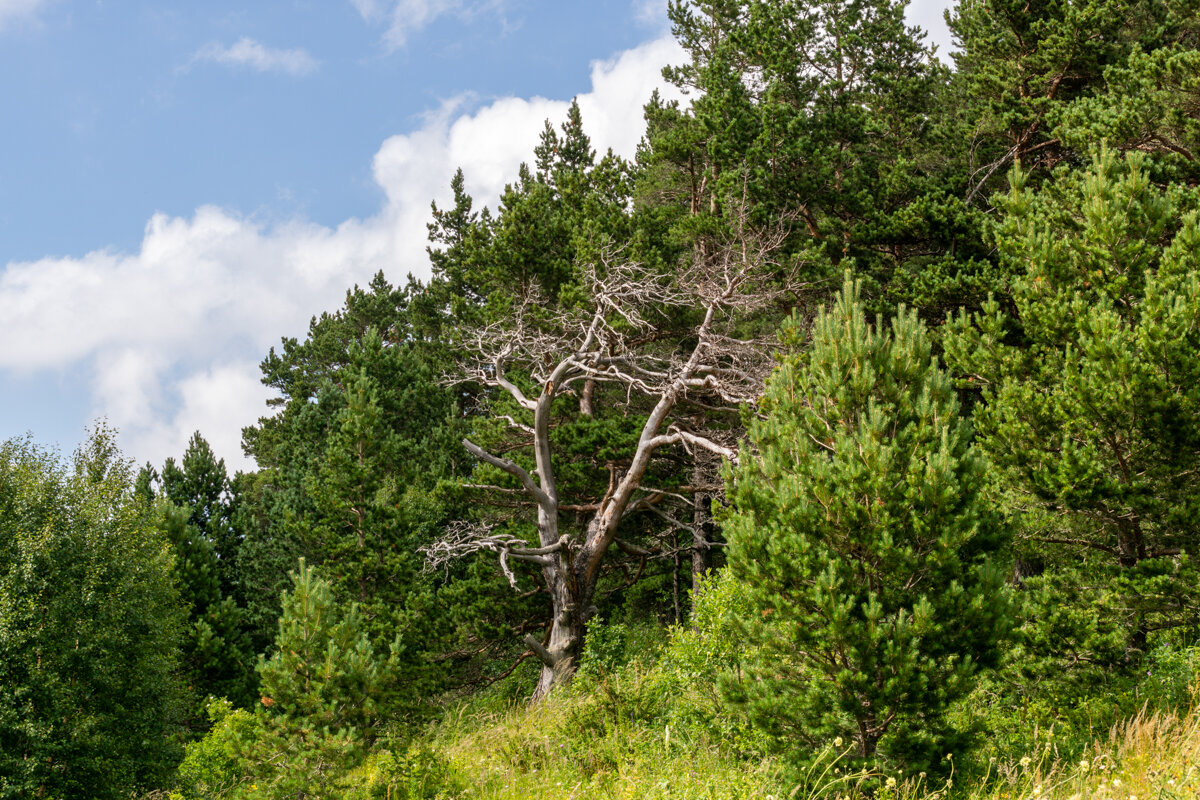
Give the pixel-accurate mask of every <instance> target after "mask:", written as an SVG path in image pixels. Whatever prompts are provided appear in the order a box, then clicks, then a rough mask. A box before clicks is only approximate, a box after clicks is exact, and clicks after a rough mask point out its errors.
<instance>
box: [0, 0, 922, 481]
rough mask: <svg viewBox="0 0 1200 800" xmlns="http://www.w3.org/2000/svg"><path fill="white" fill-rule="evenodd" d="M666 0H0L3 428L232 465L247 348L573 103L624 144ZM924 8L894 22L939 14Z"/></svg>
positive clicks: (251, 375) (475, 183)
mask: <svg viewBox="0 0 1200 800" xmlns="http://www.w3.org/2000/svg"><path fill="white" fill-rule="evenodd" d="M664 7H665V2H661V1H660V0H593V1H592V2H587V3H581V2H562V0H559V2H543V1H542V0H480V1H479V2H473V1H472V0H290V1H286V0H259V2H256V3H254V4H245V3H243V4H236V3H228V2H217V1H210V2H205V3H188V4H182V3H167V2H159V1H158V0H143V1H141V2H139V1H138V0H132V1H131V0H126V1H125V2H108V1H106V0H0V103H3V108H4V111H5V113H4V118H5V123H4V125H2V126H0V154H2V155H0V439H4V438H8V437H10V436H14V435H20V434H23V433H25V432H30V433H32V435H33V436H34V438H35V440H37V441H38V442H41V443H44V444H48V445H53V444H57V445H59V446H61V447H62V448H63V449H66V450H69V449H71V448H73V447H74V446H75V445H76V443H77V442H78V441H79V439H80V437H81V435H82V431H83V430H84V428H85V426H87V425H88V424H89V422H90V421H91V420H93V419H96V418H98V417H101V416H103V417H106V418H107V419H108V420H109V421H110V422H111V423H112V424H114V425H116V426H117V427H118V428H119V429H120V430H121V432H122V446H123V447H124V449H125V451H126V453H127V454H129V455H130V456H131V457H134V458H136V459H138V460H139V461H142V460H147V459H149V460H152V461H154V462H156V463H160V462H161V461H162V459H163V458H165V457H166V456H167V455H172V454H178V453H180V452H181V451H182V448H183V446H184V444H185V443H186V440H187V438H188V436H189V435H190V434H191V432H192V431H193V430H195V429H200V430H201V431H202V432H203V433H204V434H205V436H206V437H207V438H209V440H210V441H211V442H212V443H213V445H214V447H215V448H216V449H217V451H218V452H219V453H220V454H221V455H223V456H224V457H225V458H226V459H227V461H228V462H229V463H230V464H231V465H232V466H239V467H246V466H250V465H249V464H248V462H246V461H245V460H244V459H243V458H242V456H241V453H240V448H239V447H238V440H239V432H240V429H241V427H242V426H243V425H246V424H249V423H250V422H252V421H253V420H254V419H256V418H257V417H258V416H259V415H260V414H261V413H263V411H264V410H265V409H264V406H263V405H262V404H263V401H264V400H265V399H266V397H267V394H266V391H265V389H263V387H261V386H260V385H258V383H257V379H258V372H257V363H258V361H259V360H260V359H261V358H262V356H263V355H264V354H265V353H266V350H267V348H268V347H270V346H271V345H272V344H275V343H277V342H278V341H279V338H280V337H281V336H284V335H295V336H302V335H303V333H304V330H305V329H306V325H307V321H308V319H309V318H310V317H311V316H312V315H313V314H317V313H319V312H321V311H323V310H328V309H333V308H336V307H337V306H338V305H339V304H340V301H341V298H342V297H343V296H344V294H345V291H346V289H347V288H348V287H349V286H351V285H352V284H353V283H355V282H363V281H365V280H367V279H369V277H370V275H372V274H373V273H374V272H375V271H377V270H379V269H383V270H384V271H385V273H387V274H388V275H389V277H390V278H392V280H393V281H399V280H402V279H403V277H404V275H405V274H406V273H408V272H413V273H415V274H418V275H423V274H426V273H427V267H426V265H425V262H424V258H423V248H424V223H425V221H426V217H427V215H428V208H429V202H430V200H431V199H433V198H434V197H439V198H444V197H445V194H446V185H447V183H448V180H449V176H450V175H451V174H452V173H453V171H454V169H455V168H456V167H457V166H459V165H461V166H463V167H464V169H465V171H466V174H467V178H468V185H469V188H470V189H471V191H472V193H473V194H474V195H475V196H476V198H477V199H478V200H479V201H480V202H484V203H490V202H493V200H494V198H495V196H496V195H497V194H498V192H499V190H500V189H501V187H502V186H503V184H504V183H505V181H506V180H509V179H511V178H512V177H513V175H514V173H515V168H516V165H517V164H518V163H519V162H520V161H521V160H524V159H527V158H529V154H530V151H531V149H532V147H533V144H534V143H535V141H536V135H537V132H538V131H539V130H540V128H541V125H542V122H543V120H544V119H546V118H547V117H549V118H551V119H552V120H554V121H555V122H557V121H559V120H561V118H562V116H563V114H564V112H565V109H566V104H567V102H569V101H570V99H571V98H572V97H574V96H579V97H580V103H581V106H582V109H583V112H584V123H585V126H586V127H587V128H588V130H589V133H590V134H591V135H592V137H593V139H594V141H595V142H596V144H598V145H599V146H600V147H602V148H603V147H610V146H611V147H613V148H614V149H616V150H617V151H618V152H621V153H624V154H626V155H631V154H632V151H633V148H634V146H635V145H636V142H637V139H638V137H639V136H640V133H641V130H640V124H641V115H640V106H641V103H642V102H644V100H645V98H646V97H647V96H648V94H649V92H650V91H651V90H652V89H653V88H654V87H655V86H657V85H659V84H660V80H659V78H658V71H659V68H660V67H661V66H662V65H664V64H665V63H668V62H671V61H674V60H676V59H677V58H678V51H677V50H676V48H675V46H674V44H673V42H672V41H671V40H670V37H669V36H668V35H666V26H665V14H664V12H663V8H664ZM941 8H942V2H940V0H922V3H921V4H919V5H914V7H913V8H912V9H911V10H910V19H911V20H912V21H914V22H916V23H918V24H922V25H924V26H926V27H932V28H934V29H935V30H934V35H935V38H937V39H938V40H940V41H944V40H945V33H944V31H942V30H938V29H937V25H938V20H939V19H940V16H941Z"/></svg>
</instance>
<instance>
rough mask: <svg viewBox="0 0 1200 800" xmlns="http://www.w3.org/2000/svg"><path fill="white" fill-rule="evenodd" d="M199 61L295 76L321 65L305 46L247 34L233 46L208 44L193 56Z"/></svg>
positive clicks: (193, 58) (307, 72) (193, 61)
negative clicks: (287, 46)
mask: <svg viewBox="0 0 1200 800" xmlns="http://www.w3.org/2000/svg"><path fill="white" fill-rule="evenodd" d="M198 61H211V62H213V63H215V64H225V65H227V66H232V67H249V68H250V69H254V70H257V71H259V72H282V73H284V74H287V75H295V76H300V75H307V74H309V73H310V72H313V71H315V70H316V68H317V60H316V59H315V58H313V57H312V56H311V55H309V53H308V51H307V50H304V49H303V48H296V49H294V50H282V49H277V48H273V47H266V46H264V45H262V44H260V43H258V42H256V41H254V40H253V39H250V38H247V37H244V36H243V37H242V38H241V39H238V40H237V41H236V42H234V43H233V44H232V45H230V46H229V47H222V46H221V45H220V44H217V43H216V42H213V43H211V44H207V45H205V46H204V47H202V48H200V50H198V51H197V52H196V54H195V55H194V56H192V63H195V62H198Z"/></svg>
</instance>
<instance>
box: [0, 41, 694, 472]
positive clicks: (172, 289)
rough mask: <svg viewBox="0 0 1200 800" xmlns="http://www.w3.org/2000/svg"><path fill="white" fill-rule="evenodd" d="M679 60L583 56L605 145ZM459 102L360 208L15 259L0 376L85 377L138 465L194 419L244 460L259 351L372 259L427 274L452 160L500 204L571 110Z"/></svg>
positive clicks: (337, 298)
mask: <svg viewBox="0 0 1200 800" xmlns="http://www.w3.org/2000/svg"><path fill="white" fill-rule="evenodd" d="M681 57H682V54H681V53H680V51H679V50H678V47H677V46H676V45H675V44H674V42H672V41H671V40H670V39H669V38H663V39H660V40H658V41H654V42H650V43H648V44H646V45H643V46H641V47H638V48H636V49H634V50H630V51H627V52H624V53H622V54H620V55H619V56H617V57H616V58H614V59H612V60H609V61H603V62H596V63H595V64H593V66H592V88H591V91H590V92H587V93H585V94H581V95H580V96H579V98H578V100H579V104H580V107H581V109H582V111H583V117H584V125H585V128H586V130H587V131H588V133H589V134H590V135H591V136H592V139H593V144H594V145H595V146H596V148H597V149H598V150H600V151H601V152H603V151H604V150H605V149H607V148H609V147H612V148H613V149H614V150H615V151H616V152H618V153H620V154H622V155H624V156H627V157H631V156H632V155H633V154H634V152H635V149H636V146H637V142H638V140H639V138H640V136H641V133H642V130H643V126H644V123H643V121H642V104H643V103H644V101H645V100H646V99H647V98H648V97H649V94H650V92H651V90H652V89H653V88H654V87H656V86H658V85H659V84H660V83H661V79H660V78H659V72H660V68H661V67H662V66H663V65H664V64H666V63H668V62H677V61H678V60H679V59H680V58H681ZM469 100H470V98H459V99H458V100H457V101H451V102H448V103H446V104H445V105H443V107H442V108H441V109H439V110H438V111H437V112H435V113H433V114H431V115H429V116H428V117H427V118H426V119H425V120H423V123H422V125H421V127H420V128H419V129H418V130H415V131H413V132H411V133H408V134H404V135H400V136H393V137H391V138H389V139H387V140H386V141H385V142H383V144H382V145H381V147H380V148H379V151H378V152H377V154H376V156H375V159H374V164H373V169H374V176H375V180H376V181H377V182H378V184H379V185H380V187H381V188H382V189H383V191H384V194H385V198H386V199H385V201H384V204H383V206H382V208H381V209H380V210H379V211H378V213H376V214H375V215H374V216H371V217H368V218H366V219H350V220H347V221H345V222H343V223H341V224H340V225H338V226H337V227H336V228H329V227H325V226H320V225H316V224H312V223H308V222H305V221H294V222H291V223H287V224H283V225H265V224H263V223H262V222H261V221H259V220H256V219H254V218H253V217H245V216H241V215H239V214H236V213H234V212H231V211H229V210H226V209H221V208H217V207H213V206H204V207H201V208H199V209H197V210H196V212H195V213H194V214H193V215H192V216H191V217H190V218H181V217H170V216H167V215H164V214H156V215H155V216H154V217H152V218H151V219H150V221H149V222H148V223H147V224H146V228H145V231H144V234H143V238H142V245H141V248H140V249H139V250H138V251H137V252H134V253H119V252H112V251H109V250H97V251H95V252H92V253H88V254H87V255H84V256H81V257H76V258H46V259H42V260H40V261H34V262H24V263H12V264H9V265H8V266H7V267H6V268H4V269H3V270H2V271H0V341H2V342H4V345H5V346H4V347H3V348H0V371H10V372H18V371H19V372H24V373H37V372H40V371H45V370H76V369H86V370H88V371H89V372H90V373H91V374H92V376H93V377H92V382H91V387H90V391H91V411H92V414H93V416H106V417H107V418H108V419H109V421H110V422H112V423H113V424H114V425H115V426H117V427H118V428H119V429H120V430H121V431H122V439H123V444H124V447H125V449H126V451H127V452H128V453H129V455H130V456H131V457H134V458H136V459H137V460H138V461H139V462H142V461H146V460H151V461H153V462H155V463H161V462H162V460H163V459H164V458H166V457H167V456H169V455H176V456H178V455H179V454H180V453H182V451H183V449H184V447H185V446H186V443H187V438H188V437H189V436H190V435H191V433H192V432H193V431H194V430H196V429H199V430H201V431H202V432H203V433H204V435H205V437H206V438H208V439H209V441H210V442H211V443H212V444H213V447H214V450H215V451H216V452H217V453H218V454H219V455H220V456H222V457H224V458H225V459H226V463H227V464H228V465H229V466H230V467H231V468H246V467H247V466H250V465H249V464H248V463H247V462H246V460H245V459H244V458H243V457H242V456H241V450H240V447H239V446H238V442H239V441H240V431H241V428H242V427H243V426H245V425H249V424H251V423H253V422H254V421H255V420H256V419H257V418H258V417H259V416H260V415H262V414H263V413H265V411H266V409H265V407H264V405H263V402H264V400H265V399H266V398H267V396H268V391H267V390H266V389H265V388H264V387H263V386H261V385H260V384H259V382H258V378H259V371H258V366H257V364H258V362H259V360H260V359H261V358H262V357H263V355H265V354H266V351H267V349H268V348H269V347H270V346H271V345H272V344H274V343H276V342H278V341H279V338H280V337H281V336H299V337H303V336H304V333H305V330H306V326H307V323H308V320H309V319H310V317H311V316H312V315H314V314H318V313H320V312H321V311H323V310H330V309H333V308H336V307H337V306H338V305H339V304H340V303H341V300H342V298H343V297H344V295H345V291H346V289H347V288H349V287H350V286H351V285H352V284H354V283H359V284H363V283H365V282H366V281H368V280H369V279H370V277H371V276H372V275H373V274H374V273H375V272H377V271H379V270H384V271H385V272H386V274H387V275H388V277H389V278H390V279H391V280H392V281H393V282H398V281H402V280H404V276H405V275H406V274H407V273H410V272H411V273H413V274H414V275H416V276H418V277H422V278H427V277H428V275H429V266H428V259H427V257H426V255H425V245H426V239H425V237H426V230H425V223H426V222H427V221H428V217H429V201H430V199H431V198H436V199H437V201H438V203H439V204H445V203H446V202H448V200H449V197H448V195H449V184H450V178H451V177H452V175H453V174H454V170H455V168H456V167H458V166H460V165H461V166H462V168H463V170H464V173H465V175H466V178H467V188H468V191H470V192H471V193H472V195H473V196H474V197H475V199H476V203H477V205H479V206H481V205H483V204H485V203H487V204H494V203H495V201H496V199H497V198H498V197H499V194H500V192H501V190H502V189H503V187H504V184H505V183H506V182H510V181H512V180H513V179H514V178H515V176H516V170H517V166H518V165H519V164H520V162H521V161H524V160H529V159H530V158H531V157H532V150H533V147H534V145H535V144H536V143H537V139H538V134H539V133H540V131H541V129H542V125H543V122H544V121H545V120H546V119H547V118H549V119H550V120H551V121H552V122H554V123H555V124H558V123H560V122H562V120H563V119H564V118H565V115H566V111H567V107H568V101H566V100H548V99H545V98H537V97H535V98H531V99H523V98H515V97H508V98H502V99H499V100H495V101H494V102H490V103H486V104H484V105H479V106H477V107H475V108H474V110H472V111H464V110H463V109H464V107H465V106H466V104H467V103H468V101H469ZM81 422H82V421H81Z"/></svg>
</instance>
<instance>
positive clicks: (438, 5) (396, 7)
mask: <svg viewBox="0 0 1200 800" xmlns="http://www.w3.org/2000/svg"><path fill="white" fill-rule="evenodd" d="M350 2H351V4H353V6H354V7H355V8H356V9H358V13H359V14H361V15H362V18H363V19H365V20H367V21H368V22H370V23H373V24H385V25H387V32H386V33H385V34H384V37H383V40H384V43H385V44H386V45H387V46H388V47H390V48H398V47H403V46H404V44H405V43H406V42H407V41H408V37H409V36H410V35H412V34H413V33H416V32H417V31H419V30H421V29H422V28H424V27H425V26H426V25H428V24H429V23H431V22H433V21H434V20H435V19H437V18H438V17H440V16H442V15H444V14H454V15H455V16H457V17H460V18H468V19H469V18H471V17H474V16H476V15H478V14H480V13H483V12H486V11H495V10H498V9H500V8H502V7H503V5H504V0H474V2H471V1H470V0H350Z"/></svg>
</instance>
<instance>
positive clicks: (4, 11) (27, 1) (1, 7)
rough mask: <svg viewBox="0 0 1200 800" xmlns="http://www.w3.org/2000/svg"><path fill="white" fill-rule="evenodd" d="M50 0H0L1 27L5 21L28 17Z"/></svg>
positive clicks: (1, 27)
mask: <svg viewBox="0 0 1200 800" xmlns="http://www.w3.org/2000/svg"><path fill="white" fill-rule="evenodd" d="M47 1H48V0H0V29H3V28H4V26H5V23H7V22H9V21H11V20H14V19H19V18H21V17H28V16H30V15H32V14H33V12H35V11H37V10H38V8H40V7H41V6H44V5H46V3H47Z"/></svg>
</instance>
